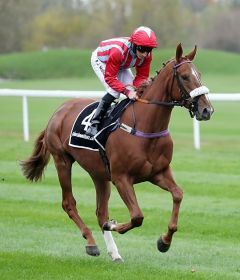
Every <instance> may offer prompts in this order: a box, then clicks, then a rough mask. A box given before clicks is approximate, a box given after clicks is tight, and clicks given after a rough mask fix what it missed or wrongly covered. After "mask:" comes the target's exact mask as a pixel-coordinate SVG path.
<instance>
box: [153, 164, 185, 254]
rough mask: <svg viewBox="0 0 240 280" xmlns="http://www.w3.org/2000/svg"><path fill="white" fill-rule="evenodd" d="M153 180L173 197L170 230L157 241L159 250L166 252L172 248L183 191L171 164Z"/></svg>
mask: <svg viewBox="0 0 240 280" xmlns="http://www.w3.org/2000/svg"><path fill="white" fill-rule="evenodd" d="M151 182H152V183H154V184H155V185H158V186H159V187H161V188H162V189H164V190H166V191H169V192H170V193H171V194H172V198H173V208H172V215H171V219H170V221H169V224H168V231H167V233H166V234H164V235H162V236H160V238H159V239H158V241H157V247H158V250H159V251H160V252H162V253H164V252H167V251H168V249H169V248H170V245H171V242H172V237H173V234H174V233H175V232H176V231H177V226H178V216H179V209H180V205H181V201H182V199H183V191H182V189H181V188H180V187H179V186H178V185H177V184H176V183H175V181H174V179H173V176H172V172H171V168H170V166H169V167H168V168H167V169H166V170H165V171H164V172H163V173H161V174H160V175H158V176H155V177H154V179H153V180H152V181H151Z"/></svg>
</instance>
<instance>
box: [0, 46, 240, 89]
mask: <svg viewBox="0 0 240 280" xmlns="http://www.w3.org/2000/svg"><path fill="white" fill-rule="evenodd" d="M91 51H92V50H71V49H63V50H50V51H48V52H29V53H15V54H7V55H1V56H0V77H2V78H5V79H7V82H5V83H0V88H23V89H34V88H35V89H36V88H41V89H56V88H57V89H62V90H64V89H66V90H67V89H68V90H80V89H84V90H88V89H89V90H94V89H96V90H99V89H102V85H101V84H100V82H99V81H98V79H97V78H96V76H95V74H94V72H93V70H92V68H91V65H90V57H91ZM189 51H190V50H189V49H186V50H184V53H185V54H187V53H188V52H189ZM174 54H175V49H173V48H172V49H161V48H159V49H156V50H154V52H153V62H152V65H151V75H150V76H152V77H153V76H154V75H155V71H156V70H159V69H160V68H161V67H162V63H163V62H166V61H167V60H169V59H170V58H171V57H173V56H174ZM194 63H195V65H196V66H197V68H198V69H199V70H200V71H201V72H202V80H203V82H204V83H206V84H207V86H208V87H209V88H210V90H211V92H240V89H239V82H238V81H239V75H240V68H239V67H238V65H239V63H240V55H239V54H234V53H227V52H220V51H212V50H205V49H199V50H198V52H197V56H196V59H195V60H194ZM56 84H57V86H56Z"/></svg>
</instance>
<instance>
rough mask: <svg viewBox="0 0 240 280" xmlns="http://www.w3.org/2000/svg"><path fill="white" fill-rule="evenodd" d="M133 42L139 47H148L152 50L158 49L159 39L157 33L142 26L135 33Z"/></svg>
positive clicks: (132, 38)
mask: <svg viewBox="0 0 240 280" xmlns="http://www.w3.org/2000/svg"><path fill="white" fill-rule="evenodd" d="M130 40H131V42H133V43H134V44H136V45H137V46H146V47H151V48H156V47H157V38H156V35H155V33H154V32H153V31H152V29H150V28H149V27H146V26H140V27H138V28H137V29H135V30H134V31H133V34H132V35H131V39H130Z"/></svg>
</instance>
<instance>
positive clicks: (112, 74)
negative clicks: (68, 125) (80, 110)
mask: <svg viewBox="0 0 240 280" xmlns="http://www.w3.org/2000/svg"><path fill="white" fill-rule="evenodd" d="M156 47H157V39H156V35H155V33H154V32H153V31H152V30H151V29H150V28H148V27H145V26H140V27H138V28H137V29H135V30H134V32H133V33H132V35H131V37H120V38H113V39H109V40H105V41H102V42H101V43H100V44H99V46H98V47H97V49H96V50H95V51H93V53H92V57H91V65H92V68H93V70H94V71H95V73H96V75H97V76H98V78H99V79H100V81H101V82H102V84H103V85H104V87H105V89H106V91H107V93H106V94H105V95H104V96H103V98H102V99H101V101H100V103H99V105H98V107H97V109H96V111H95V114H94V116H93V118H92V120H91V126H90V127H89V128H88V129H87V131H86V134H87V135H89V136H95V135H96V134H97V132H98V125H99V123H100V122H101V120H102V119H103V117H104V115H105V113H106V111H107V109H108V108H109V106H110V105H111V103H112V102H113V101H114V100H115V99H116V98H119V96H120V93H123V94H124V95H126V96H127V97H128V98H129V99H132V100H135V99H136V98H137V94H136V92H135V90H134V87H138V86H139V85H140V84H142V83H143V82H144V81H146V80H147V79H148V77H149V72H150V64H151V61H152V49H153V48H156ZM132 67H135V70H136V75H135V78H134V77H133V74H132V71H131V69H130V68H132ZM129 85H132V86H133V87H131V89H129Z"/></svg>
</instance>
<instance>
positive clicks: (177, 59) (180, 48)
mask: <svg viewBox="0 0 240 280" xmlns="http://www.w3.org/2000/svg"><path fill="white" fill-rule="evenodd" d="M182 54H183V49H182V44H181V43H180V44H178V46H177V49H176V62H177V63H179V62H180V59H181V57H182Z"/></svg>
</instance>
